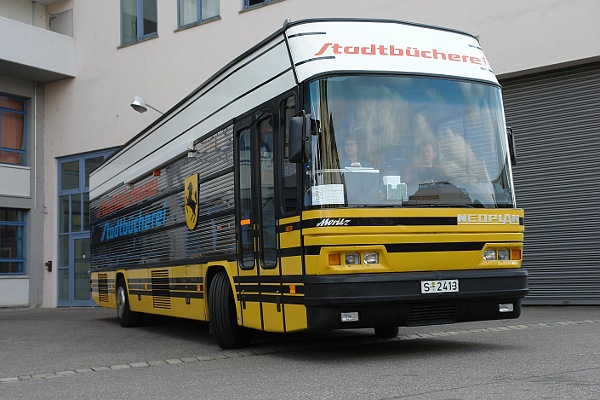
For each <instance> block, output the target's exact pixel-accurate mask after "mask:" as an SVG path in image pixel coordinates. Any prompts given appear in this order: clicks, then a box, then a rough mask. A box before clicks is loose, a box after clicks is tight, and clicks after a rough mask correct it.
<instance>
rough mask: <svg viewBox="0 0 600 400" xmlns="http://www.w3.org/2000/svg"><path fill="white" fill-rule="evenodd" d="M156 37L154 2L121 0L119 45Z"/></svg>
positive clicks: (156, 24)
mask: <svg viewBox="0 0 600 400" xmlns="http://www.w3.org/2000/svg"><path fill="white" fill-rule="evenodd" d="M156 36H158V9H157V6H156V0H121V45H126V44H130V43H135V42H139V41H141V40H144V39H148V38H152V37H156Z"/></svg>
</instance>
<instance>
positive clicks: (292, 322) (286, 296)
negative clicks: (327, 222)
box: [279, 217, 308, 332]
mask: <svg viewBox="0 0 600 400" xmlns="http://www.w3.org/2000/svg"><path fill="white" fill-rule="evenodd" d="M299 221H300V217H294V218H289V219H284V220H281V221H280V225H281V229H280V231H281V233H280V234H279V246H280V250H281V259H280V263H281V275H282V293H283V298H282V302H283V310H284V316H285V330H286V332H296V331H302V330H305V329H307V328H308V323H307V319H306V307H305V306H304V304H303V302H304V284H303V275H302V256H301V252H300V249H301V236H300V229H299Z"/></svg>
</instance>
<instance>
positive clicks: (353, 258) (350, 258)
mask: <svg viewBox="0 0 600 400" xmlns="http://www.w3.org/2000/svg"><path fill="white" fill-rule="evenodd" d="M344 260H345V261H346V265H357V264H360V254H358V253H346V254H345V255H344Z"/></svg>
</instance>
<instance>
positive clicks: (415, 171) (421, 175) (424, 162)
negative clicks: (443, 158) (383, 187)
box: [402, 141, 447, 184]
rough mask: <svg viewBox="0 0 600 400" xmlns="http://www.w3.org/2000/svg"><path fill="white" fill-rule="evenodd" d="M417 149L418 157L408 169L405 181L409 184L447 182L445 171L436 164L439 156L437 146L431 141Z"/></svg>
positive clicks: (404, 177) (423, 143) (421, 144)
mask: <svg viewBox="0 0 600 400" xmlns="http://www.w3.org/2000/svg"><path fill="white" fill-rule="evenodd" d="M417 149H418V152H417V155H418V157H417V159H416V161H415V162H414V163H413V164H411V165H409V166H408V168H407V169H406V172H405V173H404V176H403V177H402V178H403V180H404V181H405V182H406V183H409V184H418V183H426V182H443V181H446V180H447V177H446V174H445V173H444V170H443V169H442V168H441V167H440V166H439V165H437V164H435V159H436V156H437V152H436V148H435V144H434V143H433V142H431V141H426V142H422V143H420V144H419V145H418V147H417Z"/></svg>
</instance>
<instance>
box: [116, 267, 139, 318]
mask: <svg viewBox="0 0 600 400" xmlns="http://www.w3.org/2000/svg"><path fill="white" fill-rule="evenodd" d="M142 316H143V314H142V313H140V312H137V311H131V309H130V308H129V296H128V295H127V285H125V279H123V278H122V277H121V278H119V280H118V282H117V318H119V323H120V324H121V326H124V327H126V328H130V327H133V326H140V325H141V324H142Z"/></svg>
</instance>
